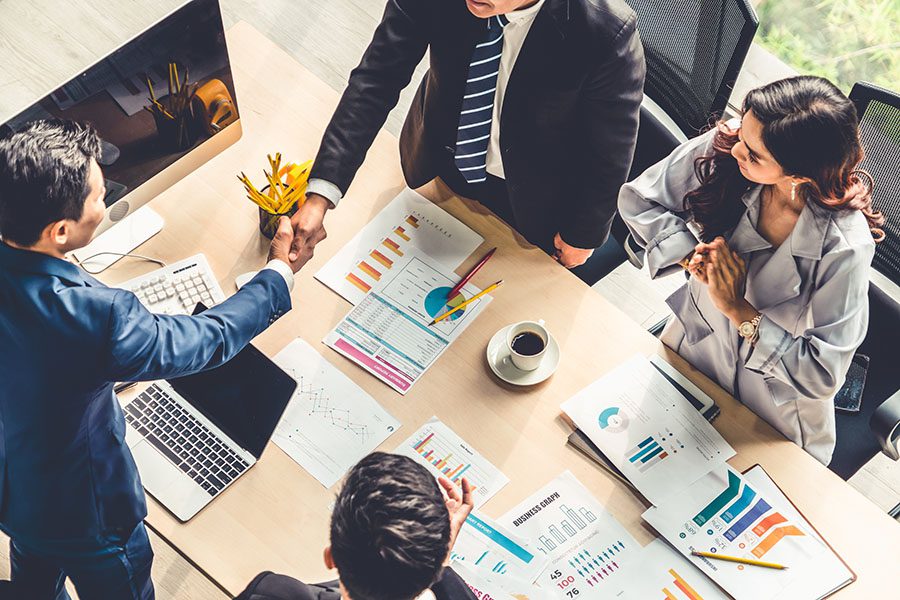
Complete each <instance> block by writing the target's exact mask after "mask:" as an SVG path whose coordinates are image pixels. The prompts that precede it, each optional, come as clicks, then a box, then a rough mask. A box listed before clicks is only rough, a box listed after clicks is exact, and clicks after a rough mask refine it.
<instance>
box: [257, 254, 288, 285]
mask: <svg viewBox="0 0 900 600" xmlns="http://www.w3.org/2000/svg"><path fill="white" fill-rule="evenodd" d="M263 269H271V270H273V271H275V272H276V273H278V274H279V275H281V276H282V277H283V278H284V282H285V283H286V284H287V288H288V292H292V291H293V290H294V272H293V271H291V267H290V266H289V265H288V264H287V263H286V262H284V261H283V260H281V259H279V258H273V259H272V260H270V261H269V262H268V263H266V266H265V267H263Z"/></svg>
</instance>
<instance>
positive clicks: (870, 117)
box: [850, 82, 900, 285]
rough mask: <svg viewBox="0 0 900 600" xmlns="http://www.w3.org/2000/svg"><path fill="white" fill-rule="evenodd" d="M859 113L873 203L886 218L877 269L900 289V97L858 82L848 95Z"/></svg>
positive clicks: (876, 253)
mask: <svg viewBox="0 0 900 600" xmlns="http://www.w3.org/2000/svg"><path fill="white" fill-rule="evenodd" d="M850 99H851V100H853V102H854V104H856V111H857V113H859V136H860V138H861V140H862V145H863V148H864V149H865V153H866V157H865V159H864V160H863V162H862V164H861V165H860V167H861V168H863V169H865V170H866V171H868V172H869V173H871V174H872V177H873V178H874V180H875V190H874V192H873V193H872V203H873V205H874V206H875V208H877V209H878V210H880V211H882V212H883V213H884V216H885V225H884V232H885V238H884V241H883V242H881V243H880V244H878V246H877V247H876V249H875V260H874V261H873V263H872V266H874V267H875V268H876V269H878V270H879V271H880V272H881V273H882V274H884V275H885V276H886V277H887V278H888V279H890V280H891V281H893V282H894V283H896V284H897V285H900V94H898V93H897V92H892V91H889V90H886V89H883V88H880V87H878V86H875V85H872V84H871V83H864V82H860V83H857V84H856V85H854V86H853V89H852V90H851V91H850Z"/></svg>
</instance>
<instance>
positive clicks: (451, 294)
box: [447, 248, 497, 302]
mask: <svg viewBox="0 0 900 600" xmlns="http://www.w3.org/2000/svg"><path fill="white" fill-rule="evenodd" d="M496 251H497V249H496V248H491V249H490V251H489V252H488V253H487V254H485V255H484V257H483V258H482V259H481V260H479V261H478V264H477V265H475V266H474V267H472V269H471V270H470V271H469V272H468V273H466V276H465V277H463V278H462V281H460V282H459V283H457V284H456V285H454V286H453V289H452V290H450V292H448V293H447V302H449V301H451V300H453V299H454V298H455V297H456V295H457V294H458V293H459V290H461V289H463V286H464V285H466V284H467V283H469V280H470V279H472V276H473V275H475V273H477V272H478V270H479V269H480V268H481V267H483V266H484V263H486V262H487V261H488V260H490V258H491V257H492V256H493V255H494V252H496Z"/></svg>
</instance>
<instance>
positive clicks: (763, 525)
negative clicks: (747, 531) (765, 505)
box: [753, 513, 787, 537]
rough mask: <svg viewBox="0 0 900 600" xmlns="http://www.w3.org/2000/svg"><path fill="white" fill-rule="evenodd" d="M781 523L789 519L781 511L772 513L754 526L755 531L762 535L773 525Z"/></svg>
mask: <svg viewBox="0 0 900 600" xmlns="http://www.w3.org/2000/svg"><path fill="white" fill-rule="evenodd" d="M780 523H787V519H785V518H784V516H783V515H782V514H781V513H772V514H771V515H769V516H768V517H766V518H765V519H763V520H762V521H760V522H759V524H758V525H757V526H756V527H754V528H753V533H755V534H756V535H758V536H759V537H762V536H763V535H765V533H766V532H767V531H768V530H770V529H771V528H772V527H773V526H775V525H778V524H780Z"/></svg>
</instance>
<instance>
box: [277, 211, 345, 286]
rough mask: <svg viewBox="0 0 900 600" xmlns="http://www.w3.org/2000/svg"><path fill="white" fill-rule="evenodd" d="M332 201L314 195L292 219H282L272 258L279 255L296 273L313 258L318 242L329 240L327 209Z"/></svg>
mask: <svg viewBox="0 0 900 600" xmlns="http://www.w3.org/2000/svg"><path fill="white" fill-rule="evenodd" d="M329 208H331V203H330V202H329V201H328V200H327V199H326V198H325V197H323V196H320V195H318V194H310V195H309V196H308V197H307V198H306V202H304V203H303V205H302V206H301V207H300V209H299V210H297V212H296V213H294V216H293V217H291V218H290V219H288V218H287V217H281V218H280V219H279V220H278V229H277V231H276V232H275V235H274V237H273V238H272V245H271V247H270V248H269V260H272V259H273V258H277V259H279V260H282V261H284V262H286V263H287V264H288V265H290V267H291V270H292V271H293V272H294V273H296V272H297V271H299V270H300V269H301V268H302V267H303V265H305V264H306V263H308V262H309V260H310V259H311V258H312V257H313V250H314V249H315V247H316V244H318V243H319V242H321V241H322V240H324V239H325V237H326V236H327V234H326V233H325V227H324V226H323V225H322V222H323V221H324V219H325V211H326V210H328V209H329Z"/></svg>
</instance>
